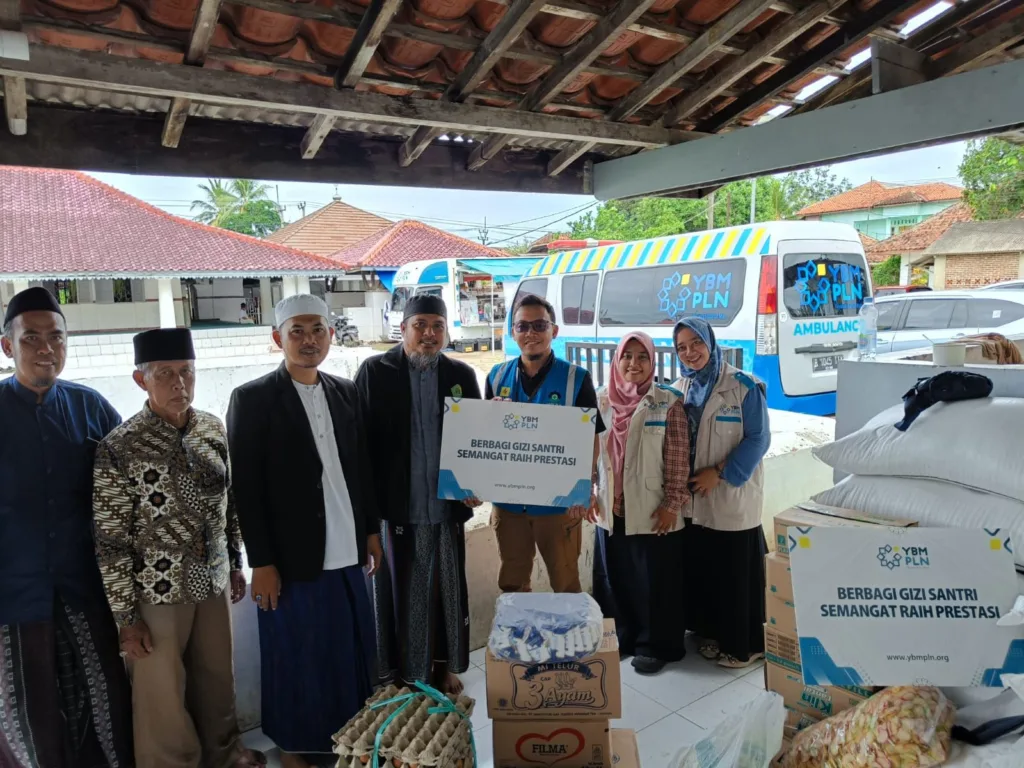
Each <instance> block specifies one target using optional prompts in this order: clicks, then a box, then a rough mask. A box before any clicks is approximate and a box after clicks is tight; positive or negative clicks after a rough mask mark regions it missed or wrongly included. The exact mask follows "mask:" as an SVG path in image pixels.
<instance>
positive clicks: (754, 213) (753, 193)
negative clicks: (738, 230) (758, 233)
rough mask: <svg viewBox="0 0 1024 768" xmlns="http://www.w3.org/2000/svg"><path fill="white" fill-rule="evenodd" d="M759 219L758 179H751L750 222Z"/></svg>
mask: <svg viewBox="0 0 1024 768" xmlns="http://www.w3.org/2000/svg"><path fill="white" fill-rule="evenodd" d="M756 219H757V179H751V180H750V223H751V224H753V223H754V221H756Z"/></svg>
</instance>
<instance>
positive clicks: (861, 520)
mask: <svg viewBox="0 0 1024 768" xmlns="http://www.w3.org/2000/svg"><path fill="white" fill-rule="evenodd" d="M819 525H824V526H830V527H832V528H863V527H864V526H866V525H887V526H890V527H892V528H909V527H911V526H914V525H917V522H916V521H915V520H896V519H893V520H886V519H884V518H881V517H875V516H874V515H869V514H867V513H865V512H855V511H854V510H852V509H841V508H840V507H829V506H827V505H825V504H815V503H814V502H813V501H805V502H803V503H802V504H797V505H796V506H795V507H790V508H789V509H787V510H786V511H785V512H780V513H779V514H777V515H776V516H775V542H774V543H775V551H776V553H777V554H779V555H781V556H783V557H789V550H790V549H791V548H792V547H794V546H796V539H795V538H794V536H799V535H800V532H801V531H803V532H806V531H809V530H810V529H811V528H814V527H815V526H819ZM790 528H795V529H796V530H795V531H793V532H790V530H789V529H790Z"/></svg>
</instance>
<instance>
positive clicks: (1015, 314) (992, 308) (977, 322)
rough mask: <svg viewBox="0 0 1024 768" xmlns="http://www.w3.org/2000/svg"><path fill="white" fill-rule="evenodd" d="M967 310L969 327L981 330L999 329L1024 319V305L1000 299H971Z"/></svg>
mask: <svg viewBox="0 0 1024 768" xmlns="http://www.w3.org/2000/svg"><path fill="white" fill-rule="evenodd" d="M967 310H968V311H967V317H968V319H969V321H970V322H968V323H967V325H969V326H978V327H979V328H998V327H999V326H1000V325H1006V324H1007V323H1012V322H1013V321H1014V320H1020V319H1021V318H1022V317H1024V304H1017V303H1016V302H1013V301H1002V300H1000V299H978V300H975V299H971V300H969V301H968V302H967Z"/></svg>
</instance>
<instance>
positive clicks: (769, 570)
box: [764, 552, 793, 603]
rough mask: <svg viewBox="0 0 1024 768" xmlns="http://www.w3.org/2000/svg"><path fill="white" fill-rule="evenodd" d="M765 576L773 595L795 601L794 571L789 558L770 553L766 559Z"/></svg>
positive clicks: (769, 590) (767, 586) (769, 591)
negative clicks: (790, 566) (791, 568)
mask: <svg viewBox="0 0 1024 768" xmlns="http://www.w3.org/2000/svg"><path fill="white" fill-rule="evenodd" d="M764 578H765V585H766V588H767V590H768V593H769V594H771V595H772V596H773V597H777V598H779V599H780V600H785V601H787V602H790V603H792V602H793V573H792V571H791V570H790V568H789V558H788V557H784V556H783V555H780V554H778V553H777V552H772V553H770V554H769V555H768V556H767V557H765V559H764Z"/></svg>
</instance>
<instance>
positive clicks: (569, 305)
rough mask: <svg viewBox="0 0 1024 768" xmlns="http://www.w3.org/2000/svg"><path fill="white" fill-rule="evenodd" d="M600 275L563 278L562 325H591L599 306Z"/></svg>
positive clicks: (567, 276)
mask: <svg viewBox="0 0 1024 768" xmlns="http://www.w3.org/2000/svg"><path fill="white" fill-rule="evenodd" d="M599 279H600V276H599V275H596V274H592V275H566V276H565V277H563V278H562V323H564V324H565V325H591V324H592V323H593V322H594V307H595V305H596V304H597V281H598V280H599Z"/></svg>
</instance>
